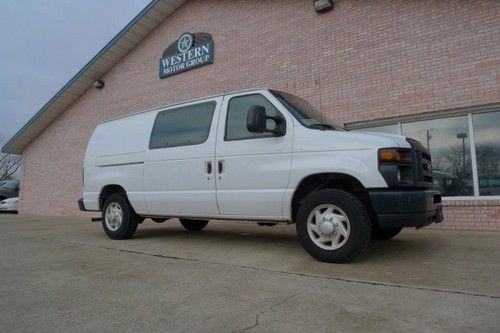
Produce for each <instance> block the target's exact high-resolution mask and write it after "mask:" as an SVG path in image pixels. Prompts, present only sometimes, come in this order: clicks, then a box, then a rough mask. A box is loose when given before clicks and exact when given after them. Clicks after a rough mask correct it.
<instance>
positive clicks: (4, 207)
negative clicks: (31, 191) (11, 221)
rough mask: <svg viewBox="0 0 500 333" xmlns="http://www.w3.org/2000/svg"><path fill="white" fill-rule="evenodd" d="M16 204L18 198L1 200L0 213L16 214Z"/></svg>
mask: <svg viewBox="0 0 500 333" xmlns="http://www.w3.org/2000/svg"><path fill="white" fill-rule="evenodd" d="M18 203H19V198H18V197H15V198H9V199H3V200H2V201H0V213H3V212H6V213H13V214H16V213H17V205H18Z"/></svg>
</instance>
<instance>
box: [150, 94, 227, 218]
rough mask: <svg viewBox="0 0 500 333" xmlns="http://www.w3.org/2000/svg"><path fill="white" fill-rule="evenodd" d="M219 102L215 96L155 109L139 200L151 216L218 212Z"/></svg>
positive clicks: (210, 214)
mask: <svg viewBox="0 0 500 333" xmlns="http://www.w3.org/2000/svg"><path fill="white" fill-rule="evenodd" d="M221 103H222V97H217V98H213V99H210V100H206V101H203V102H194V103H189V104H184V105H182V106H175V107H171V108H168V109H166V110H162V111H159V112H158V113H157V115H156V119H155V122H154V125H153V129H152V132H151V138H150V142H149V149H148V150H147V152H146V158H145V163H144V189H145V192H144V199H145V202H146V205H147V207H148V209H149V213H150V214H151V215H161V216H193V217H196V216H200V217H205V216H216V215H218V214H219V210H218V208H217V203H216V197H215V179H214V173H215V168H214V163H215V137H216V128H217V120H218V112H219V109H220V105H221ZM211 129H213V130H211Z"/></svg>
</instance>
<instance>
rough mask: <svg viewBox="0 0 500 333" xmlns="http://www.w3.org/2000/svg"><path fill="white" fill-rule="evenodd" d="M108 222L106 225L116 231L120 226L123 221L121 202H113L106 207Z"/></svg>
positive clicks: (106, 220) (105, 216)
mask: <svg viewBox="0 0 500 333" xmlns="http://www.w3.org/2000/svg"><path fill="white" fill-rule="evenodd" d="M104 219H105V222H106V227H108V229H109V230H111V231H116V230H118V229H119V228H120V226H121V225H122V221H123V211H122V208H121V206H120V205H119V204H117V203H116V202H113V203H111V204H110V205H109V206H108V207H107V208H106V213H105V215H104Z"/></svg>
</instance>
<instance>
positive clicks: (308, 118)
mask: <svg viewBox="0 0 500 333" xmlns="http://www.w3.org/2000/svg"><path fill="white" fill-rule="evenodd" d="M271 93H272V94H273V96H274V97H276V98H277V99H278V100H279V101H280V102H281V104H283V106H284V107H285V108H287V110H288V111H289V112H290V113H291V114H292V116H294V117H295V119H297V120H298V121H299V123H301V124H302V125H303V126H305V127H308V128H314V129H320V130H340V131H345V129H344V128H342V126H339V125H337V124H336V123H335V122H334V121H333V120H331V119H330V118H328V116H326V115H325V114H323V113H321V112H319V111H318V110H316V108H315V107H314V106H312V105H311V103H309V102H308V101H306V100H304V99H302V98H300V97H297V96H295V95H292V94H288V93H285V92H282V91H277V90H271Z"/></svg>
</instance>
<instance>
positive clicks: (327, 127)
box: [307, 124, 335, 131]
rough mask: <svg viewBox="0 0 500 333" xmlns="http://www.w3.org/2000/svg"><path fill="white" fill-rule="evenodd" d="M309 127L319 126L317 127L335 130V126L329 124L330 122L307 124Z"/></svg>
mask: <svg viewBox="0 0 500 333" xmlns="http://www.w3.org/2000/svg"><path fill="white" fill-rule="evenodd" d="M307 127H309V128H317V129H320V130H323V131H324V130H327V129H328V130H335V127H334V126H332V125H328V124H312V125H309V126H307Z"/></svg>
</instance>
